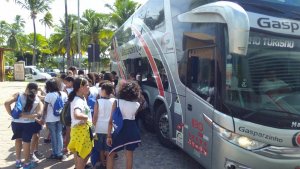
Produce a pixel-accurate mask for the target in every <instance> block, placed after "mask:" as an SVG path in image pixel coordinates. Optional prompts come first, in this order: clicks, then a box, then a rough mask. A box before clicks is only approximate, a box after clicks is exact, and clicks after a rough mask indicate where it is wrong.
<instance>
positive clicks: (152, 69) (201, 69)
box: [111, 0, 300, 169]
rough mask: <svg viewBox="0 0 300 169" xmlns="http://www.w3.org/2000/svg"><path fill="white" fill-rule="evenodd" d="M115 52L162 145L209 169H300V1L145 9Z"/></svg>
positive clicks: (159, 4)
mask: <svg viewBox="0 0 300 169" xmlns="http://www.w3.org/2000/svg"><path fill="white" fill-rule="evenodd" d="M111 48H112V50H111V58H112V60H113V66H112V68H113V69H112V70H115V71H116V72H117V73H118V75H119V77H120V78H122V79H128V77H129V74H130V73H134V74H137V75H139V76H137V77H141V79H140V80H141V82H140V85H141V87H142V90H143V94H144V96H145V98H146V100H147V103H148V110H149V111H148V112H147V113H144V114H143V119H144V121H145V123H146V126H147V127H148V128H151V127H153V129H155V131H156V132H157V135H158V138H159V141H160V142H161V143H162V144H163V145H166V146H169V147H170V146H172V145H177V146H178V147H181V148H182V149H183V150H184V151H186V152H187V153H188V154H189V155H191V156H192V157H193V158H195V159H196V160H197V161H198V162H199V163H200V164H201V165H202V166H203V167H205V168H207V169H224V168H225V169H299V168H300V149H299V145H300V130H299V129H300V103H299V101H300V1H299V0H251V1H245V0H235V1H232V2H230V1H214V0H149V1H148V2H147V3H145V4H144V5H143V6H141V7H140V8H139V9H138V10H137V11H136V12H135V13H134V14H133V15H132V16H131V17H130V18H129V19H128V20H127V22H126V23H124V24H123V25H122V26H121V27H120V28H119V29H118V31H117V32H116V33H115V36H114V38H113V41H112V47H111Z"/></svg>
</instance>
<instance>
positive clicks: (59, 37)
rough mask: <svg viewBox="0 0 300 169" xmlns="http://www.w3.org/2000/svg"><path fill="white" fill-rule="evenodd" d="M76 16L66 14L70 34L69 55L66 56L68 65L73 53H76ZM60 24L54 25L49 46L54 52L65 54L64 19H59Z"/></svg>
mask: <svg viewBox="0 0 300 169" xmlns="http://www.w3.org/2000/svg"><path fill="white" fill-rule="evenodd" d="M77 19H78V18H77V16H75V15H69V16H68V27H69V28H70V30H69V31H68V32H69V36H70V57H69V58H67V60H68V66H69V64H71V63H72V59H73V57H74V55H75V54H76V53H77V48H78V46H77V35H76V32H75V31H74V30H75V28H76V25H77V24H76V22H77ZM59 22H60V24H59V25H56V26H55V29H54V33H53V34H52V35H51V36H50V38H49V39H50V46H51V51H52V52H54V54H57V55H61V56H65V55H66V54H67V49H66V43H67V41H66V31H65V28H66V23H65V20H62V19H61V20H60V21H59Z"/></svg>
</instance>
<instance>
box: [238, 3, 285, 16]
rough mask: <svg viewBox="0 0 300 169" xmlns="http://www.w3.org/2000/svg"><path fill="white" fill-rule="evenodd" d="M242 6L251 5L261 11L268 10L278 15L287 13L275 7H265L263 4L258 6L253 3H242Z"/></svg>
mask: <svg viewBox="0 0 300 169" xmlns="http://www.w3.org/2000/svg"><path fill="white" fill-rule="evenodd" d="M240 3H242V4H246V5H251V6H254V7H255V8H259V9H263V10H267V11H272V12H276V13H281V14H284V13H286V12H284V11H283V10H281V9H278V8H275V7H273V6H267V5H263V4H256V3H252V2H244V1H243V2H240Z"/></svg>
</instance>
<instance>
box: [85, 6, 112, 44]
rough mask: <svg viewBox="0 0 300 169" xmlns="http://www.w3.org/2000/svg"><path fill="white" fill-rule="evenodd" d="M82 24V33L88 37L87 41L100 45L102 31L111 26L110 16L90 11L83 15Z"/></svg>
mask: <svg viewBox="0 0 300 169" xmlns="http://www.w3.org/2000/svg"><path fill="white" fill-rule="evenodd" d="M81 23H82V25H83V26H82V30H81V31H82V32H83V34H84V37H86V38H85V39H87V40H88V41H89V43H98V42H99V33H100V31H101V30H102V29H104V28H105V27H106V26H107V25H108V24H109V15H108V14H102V13H97V12H95V11H94V10H91V9H88V10H86V11H85V12H84V13H83V17H82V19H81Z"/></svg>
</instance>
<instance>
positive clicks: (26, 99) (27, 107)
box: [4, 83, 43, 169]
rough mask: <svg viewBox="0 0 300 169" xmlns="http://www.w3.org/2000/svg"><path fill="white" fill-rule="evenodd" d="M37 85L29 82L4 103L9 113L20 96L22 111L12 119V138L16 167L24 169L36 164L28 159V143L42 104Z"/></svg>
mask: <svg viewBox="0 0 300 169" xmlns="http://www.w3.org/2000/svg"><path fill="white" fill-rule="evenodd" d="M37 91H38V85H37V84H36V83H29V84H28V85H27V87H26V90H25V92H24V93H23V92H22V93H16V94H14V95H13V97H11V98H10V99H8V100H7V101H6V102H5V103H4V105H5V109H6V111H7V112H8V113H9V114H10V112H11V110H12V109H11V105H12V104H13V103H14V102H16V101H17V98H18V97H20V100H21V104H22V108H23V111H22V113H21V115H20V117H19V118H18V119H12V123H11V126H12V131H13V137H12V140H15V147H16V168H21V167H22V166H23V168H24V169H27V168H34V167H35V166H36V164H35V163H34V162H31V161H30V143H31V138H32V135H33V134H34V133H35V131H36V127H35V121H36V120H38V119H37V118H38V117H40V116H41V114H42V109H43V104H42V102H41V101H40V99H39V97H38V96H37ZM22 146H23V155H24V159H25V161H24V165H23V163H22V162H21V150H22Z"/></svg>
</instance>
